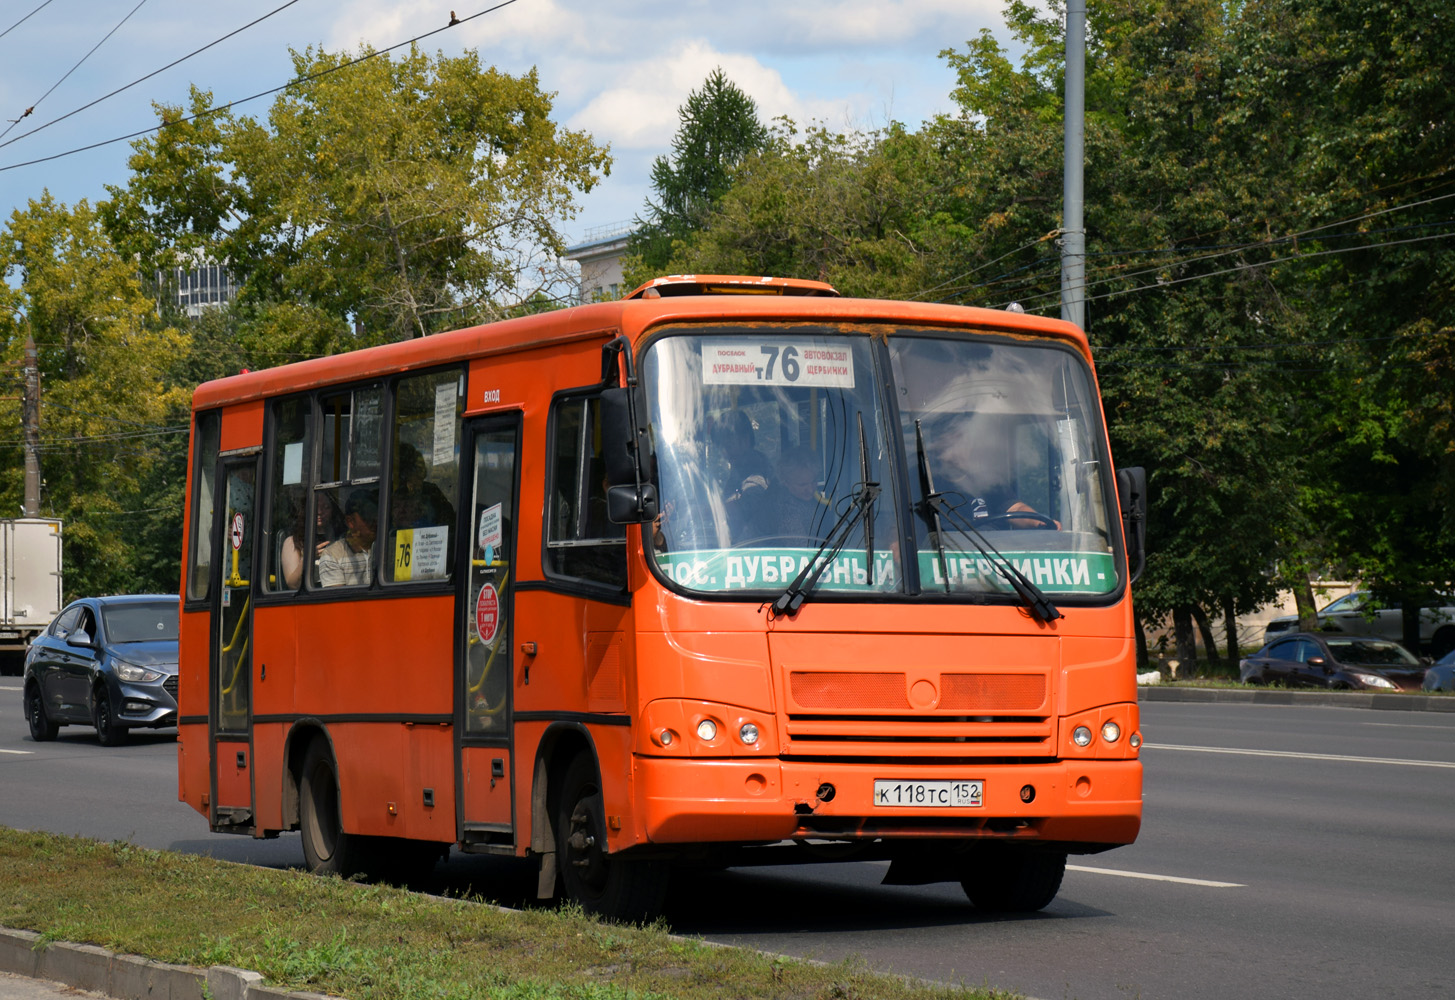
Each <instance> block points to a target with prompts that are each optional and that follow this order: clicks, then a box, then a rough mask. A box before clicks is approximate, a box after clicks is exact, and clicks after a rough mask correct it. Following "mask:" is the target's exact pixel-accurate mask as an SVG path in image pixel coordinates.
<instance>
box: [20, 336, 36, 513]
mask: <svg viewBox="0 0 1455 1000" xmlns="http://www.w3.org/2000/svg"><path fill="white" fill-rule="evenodd" d="M20 422H21V425H22V432H23V434H22V436H23V438H24V440H25V503H24V505H23V506H22V507H21V508H20V513H21V515H22V516H23V517H39V516H40V361H39V356H38V355H37V354H36V350H35V338H34V337H32V336H30V334H26V335H25V395H24V397H23V398H22V400H21V404H20Z"/></svg>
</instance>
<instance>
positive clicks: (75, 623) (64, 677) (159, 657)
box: [22, 594, 178, 747]
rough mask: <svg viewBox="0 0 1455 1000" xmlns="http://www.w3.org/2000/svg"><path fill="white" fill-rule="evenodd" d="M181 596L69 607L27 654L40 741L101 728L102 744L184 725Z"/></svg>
mask: <svg viewBox="0 0 1455 1000" xmlns="http://www.w3.org/2000/svg"><path fill="white" fill-rule="evenodd" d="M177 614H178V605H177V598H176V597H175V596H173V595H170V594H143V595H136V596H128V597H86V598H82V599H81V600H79V601H73V602H72V603H70V604H68V605H67V606H66V608H65V610H63V611H62V612H61V613H60V614H59V615H57V616H56V620H55V621H53V622H51V624H50V627H49V628H47V629H46V630H45V632H44V633H42V634H41V635H40V636H39V637H38V638H36V639H35V641H34V642H32V643H31V644H30V650H29V651H28V652H27V653H26V654H25V674H24V680H23V682H22V683H23V685H24V690H25V715H26V721H27V722H29V723H30V736H31V738H32V739H34V740H36V741H38V742H43V741H45V740H53V739H55V738H56V731H57V730H58V729H59V728H60V727H61V726H65V725H70V724H72V723H80V724H81V725H87V726H95V727H96V738H97V740H98V741H99V742H100V743H101V745H102V746H108V747H109V746H116V745H117V744H119V743H122V742H124V741H125V740H126V735H127V731H128V730H130V729H134V728H138V727H149V728H161V727H164V726H175V725H176V724H177Z"/></svg>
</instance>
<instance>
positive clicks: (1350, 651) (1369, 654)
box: [1328, 639, 1420, 667]
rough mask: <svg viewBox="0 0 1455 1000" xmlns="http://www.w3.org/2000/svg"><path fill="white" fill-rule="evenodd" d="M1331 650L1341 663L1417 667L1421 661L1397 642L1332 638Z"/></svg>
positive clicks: (1363, 665) (1362, 665) (1330, 642)
mask: <svg viewBox="0 0 1455 1000" xmlns="http://www.w3.org/2000/svg"><path fill="white" fill-rule="evenodd" d="M1328 642H1329V652H1331V653H1333V654H1334V659H1336V660H1338V661H1339V662H1340V663H1347V664H1350V665H1353V666H1361V667H1417V666H1419V665H1420V661H1419V660H1417V659H1415V658H1414V656H1413V655H1411V653H1410V652H1409V650H1407V649H1405V648H1404V647H1403V646H1401V645H1400V644H1399V643H1397V642H1371V641H1369V640H1367V639H1361V640H1351V639H1330V640H1328Z"/></svg>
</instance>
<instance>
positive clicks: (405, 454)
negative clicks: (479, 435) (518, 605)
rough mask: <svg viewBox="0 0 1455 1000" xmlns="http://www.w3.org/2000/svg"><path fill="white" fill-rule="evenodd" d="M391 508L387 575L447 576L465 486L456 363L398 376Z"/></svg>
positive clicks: (403, 578) (400, 578) (392, 579)
mask: <svg viewBox="0 0 1455 1000" xmlns="http://www.w3.org/2000/svg"><path fill="white" fill-rule="evenodd" d="M395 400H396V401H395V405H394V426H393V441H392V447H391V449H390V454H391V459H390V462H391V468H390V472H389V509H388V510H387V511H380V514H381V519H382V520H384V521H387V525H385V526H383V527H384V530H385V531H386V534H385V536H384V551H383V553H382V558H383V560H384V580H385V581H386V582H388V583H417V582H421V581H428V580H448V579H450V574H451V570H452V569H453V565H452V563H453V561H454V553H455V546H454V539H455V537H456V536H455V512H456V510H457V509H458V506H459V504H458V500H459V491H460V438H461V430H462V419H463V417H462V414H463V412H464V407H465V394H464V376H463V374H462V373H461V372H460V370H459V369H457V368H451V369H449V370H447V371H440V372H430V373H427V374H424V375H413V376H410V377H409V378H403V379H400V380H399V382H398V384H397V385H396V387H395Z"/></svg>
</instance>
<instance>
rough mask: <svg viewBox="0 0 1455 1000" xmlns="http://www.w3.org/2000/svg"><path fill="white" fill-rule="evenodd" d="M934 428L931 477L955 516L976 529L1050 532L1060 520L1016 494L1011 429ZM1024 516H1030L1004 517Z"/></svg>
mask: <svg viewBox="0 0 1455 1000" xmlns="http://www.w3.org/2000/svg"><path fill="white" fill-rule="evenodd" d="M976 417H977V415H976V414H969V415H967V417H966V418H965V419H964V420H962V421H958V422H956V423H955V424H954V425H952V426H948V427H941V428H937V429H936V433H935V435H934V436H933V438H931V440H932V441H933V442H934V445H933V449H932V450H933V457H932V459H931V462H932V468H931V473H932V475H933V477H934V484H935V489H936V491H938V492H939V493H941V494H943V495H945V499H946V501H947V502H948V503H949V505H950V507H951V508H952V509H953V510H954V512H955V513H956V514H958V515H959V516H960V517H962V518H964V519H966V520H967V521H969V522H970V524H971V525H972V526H974V527H976V528H982V529H1000V528H1054V529H1056V530H1060V528H1061V522H1060V521H1057V520H1055V519H1054V518H1050V517H1047V516H1045V515H1043V514H1041V513H1039V512H1038V511H1037V510H1036V509H1035V508H1034V507H1032V506H1031V505H1030V504H1028V503H1026V502H1025V501H1023V500H1021V499H1020V498H1019V496H1018V495H1017V490H1016V480H1017V476H1016V469H1017V467H1016V464H1015V461H1014V458H1015V456H1014V453H1013V449H1012V448H1011V445H1010V434H1011V429H1010V428H1009V427H1007V426H1005V425H1004V424H1002V423H1001V422H999V421H997V422H994V423H993V424H992V423H991V422H990V421H987V420H984V419H981V420H978V421H977V419H976ZM1014 513H1025V514H1029V515H1032V516H1030V517H1006V516H1005V515H1007V514H1014Z"/></svg>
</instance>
